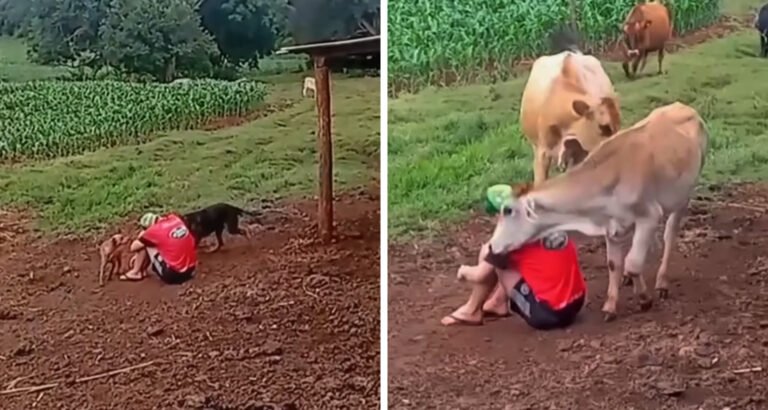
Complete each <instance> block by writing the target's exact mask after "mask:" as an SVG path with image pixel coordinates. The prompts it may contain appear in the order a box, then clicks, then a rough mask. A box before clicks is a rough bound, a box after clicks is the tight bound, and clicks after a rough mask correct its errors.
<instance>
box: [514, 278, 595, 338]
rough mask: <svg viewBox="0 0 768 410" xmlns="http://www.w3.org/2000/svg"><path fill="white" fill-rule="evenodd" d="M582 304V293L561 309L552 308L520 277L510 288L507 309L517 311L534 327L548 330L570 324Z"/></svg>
mask: <svg viewBox="0 0 768 410" xmlns="http://www.w3.org/2000/svg"><path fill="white" fill-rule="evenodd" d="M582 306H584V295H582V296H579V297H578V298H577V299H575V300H574V301H572V302H571V303H569V304H567V305H566V306H565V307H563V308H562V309H558V310H554V309H552V307H550V306H549V304H548V303H547V302H545V301H539V300H537V299H536V296H535V295H534V294H533V291H532V290H531V288H530V287H529V286H528V284H527V283H525V280H524V279H522V278H520V281H519V282H517V285H515V287H514V288H513V290H512V297H511V298H509V310H511V311H513V312H515V313H517V314H518V315H520V317H522V318H523V320H525V322H526V323H528V325H530V326H531V327H533V328H534V329H539V330H548V329H555V328H561V327H566V326H569V325H571V324H572V323H573V322H574V321H575V320H576V315H578V314H579V311H581V308H582Z"/></svg>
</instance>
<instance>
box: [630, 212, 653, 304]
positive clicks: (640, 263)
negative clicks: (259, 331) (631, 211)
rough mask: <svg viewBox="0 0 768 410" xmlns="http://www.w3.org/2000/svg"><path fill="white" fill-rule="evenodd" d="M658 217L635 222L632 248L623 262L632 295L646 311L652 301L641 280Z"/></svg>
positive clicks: (642, 279)
mask: <svg viewBox="0 0 768 410" xmlns="http://www.w3.org/2000/svg"><path fill="white" fill-rule="evenodd" d="M658 220H659V218H658V216H655V217H646V218H643V219H640V220H637V221H636V222H635V233H634V235H632V247H631V248H630V249H629V253H628V254H627V257H626V259H625V260H624V269H625V270H626V273H627V275H628V276H629V277H630V278H632V284H633V285H634V293H635V296H636V297H637V299H638V301H639V302H640V309H641V310H643V311H646V310H648V309H650V308H651V306H653V299H651V297H650V296H649V295H648V287H647V286H646V284H645V278H643V269H644V268H645V260H646V258H647V257H648V251H649V250H650V248H651V245H652V244H653V234H654V232H655V231H656V224H657V223H658Z"/></svg>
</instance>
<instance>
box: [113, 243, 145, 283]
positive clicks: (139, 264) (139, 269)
mask: <svg viewBox="0 0 768 410" xmlns="http://www.w3.org/2000/svg"><path fill="white" fill-rule="evenodd" d="M133 261H134V262H133V266H131V269H130V270H129V271H128V272H126V273H125V274H124V275H122V276H120V279H121V280H142V279H144V276H146V269H147V266H148V265H149V254H148V253H147V251H146V249H142V250H140V251H138V252H136V254H135V255H134V257H133Z"/></svg>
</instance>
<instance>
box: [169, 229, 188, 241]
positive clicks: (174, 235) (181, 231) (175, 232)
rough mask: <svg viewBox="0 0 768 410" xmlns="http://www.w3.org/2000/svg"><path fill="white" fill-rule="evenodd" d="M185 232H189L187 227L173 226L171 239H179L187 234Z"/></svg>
mask: <svg viewBox="0 0 768 410" xmlns="http://www.w3.org/2000/svg"><path fill="white" fill-rule="evenodd" d="M187 233H189V231H188V230H187V228H186V227H184V226H180V227H178V228H174V230H172V231H171V238H173V239H181V238H183V237H185V236H187Z"/></svg>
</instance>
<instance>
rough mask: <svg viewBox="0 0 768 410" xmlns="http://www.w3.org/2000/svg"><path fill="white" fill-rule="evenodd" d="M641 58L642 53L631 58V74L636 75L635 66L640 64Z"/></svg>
mask: <svg viewBox="0 0 768 410" xmlns="http://www.w3.org/2000/svg"><path fill="white" fill-rule="evenodd" d="M642 58H643V57H642V54H640V55H638V56H637V57H635V58H634V59H633V60H632V76H637V66H638V65H640V60H642Z"/></svg>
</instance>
